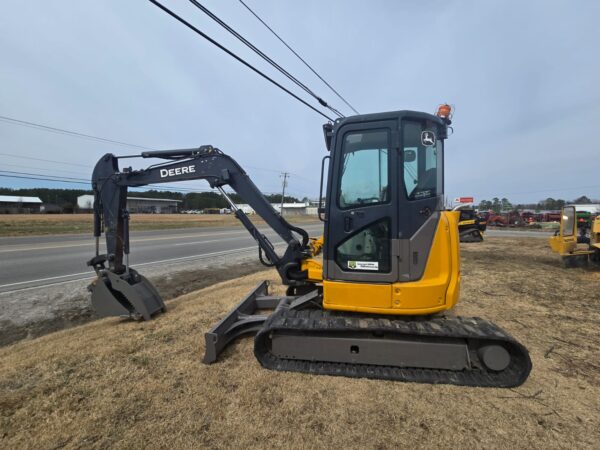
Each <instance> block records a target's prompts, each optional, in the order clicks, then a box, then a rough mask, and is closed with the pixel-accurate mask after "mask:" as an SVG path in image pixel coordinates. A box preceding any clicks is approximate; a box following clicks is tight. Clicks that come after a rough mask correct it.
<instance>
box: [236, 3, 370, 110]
mask: <svg viewBox="0 0 600 450" xmlns="http://www.w3.org/2000/svg"><path fill="white" fill-rule="evenodd" d="M239 2H240V3H241V4H242V5H244V7H245V8H246V9H247V10H248V11H250V13H251V14H252V15H253V16H254V17H256V18H257V19H258V20H259V22H260V23H262V24H263V25H264V26H265V27H266V28H267V29H268V30H269V31H270V32H271V33H273V34H274V35H275V37H276V38H277V39H279V40H280V41H281V43H282V44H283V45H285V46H286V47H287V48H288V49H289V50H290V51H291V52H292V53H293V54H294V55H296V57H297V58H298V59H299V60H300V61H302V62H303V63H304V65H305V66H306V67H308V68H309V69H310V71H311V72H312V73H314V74H315V75H316V76H317V77H318V78H319V80H321V81H322V82H323V83H325V84H326V85H327V87H328V88H329V89H331V90H332V91H333V92H334V93H335V95H337V96H338V98H339V99H340V100H342V101H343V102H344V103H345V104H346V105H347V106H348V107H349V108H350V109H351V110H352V111H354V112H355V113H356V114H360V113H359V112H358V111H357V110H356V109H355V108H354V106H352V105H351V104H350V103H348V101H347V100H346V99H345V98H344V97H342V96H341V94H340V93H339V92H338V91H336V90H335V89H334V88H333V86H331V85H330V84H329V83H328V82H327V81H325V79H324V78H323V77H322V76H321V75H319V74H318V73H317V71H316V70H315V69H313V68H312V67H311V65H310V64H308V63H307V62H306V61H305V60H304V59H303V58H302V57H301V56H300V55H299V54H298V53H297V52H296V51H295V50H294V49H293V48H292V47H290V46H289V45H288V43H287V42H285V41H284V40H283V38H281V37H280V36H279V35H278V34H277V33H276V32H275V31H274V30H273V29H272V28H271V27H270V26H269V25H267V23H266V22H265V21H264V20H263V19H261V18H260V17H259V16H258V14H256V13H255V12H254V11H253V10H252V9H251V8H250V7H249V6H248V5H247V4H246V3H244V2H243V1H242V0H239Z"/></svg>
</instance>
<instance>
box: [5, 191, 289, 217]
mask: <svg viewBox="0 0 600 450" xmlns="http://www.w3.org/2000/svg"><path fill="white" fill-rule="evenodd" d="M85 194H89V195H91V194H92V191H91V190H85V189H54V188H22V189H11V188H4V187H0V195H14V196H18V197H39V199H40V200H41V201H42V202H43V203H47V204H53V205H57V206H58V207H60V208H61V209H62V211H63V212H66V213H72V212H75V211H77V197H79V196H80V195H85ZM128 195H129V196H130V197H144V198H169V199H173V200H181V201H182V203H181V204H180V205H181V206H180V209H181V210H201V209H207V208H227V207H229V203H227V200H225V199H224V198H223V196H222V195H221V194H218V193H216V192H189V193H185V194H184V193H181V192H173V191H156V190H149V191H143V192H133V191H129V193H128ZM230 197H231V199H232V200H233V201H234V203H243V201H242V199H241V197H240V196H239V195H238V194H235V193H232V194H230ZM265 197H266V198H267V200H269V202H271V203H281V194H268V195H265ZM298 201H299V200H298V199H297V198H296V197H291V196H289V195H286V196H285V198H284V202H285V203H296V202H298Z"/></svg>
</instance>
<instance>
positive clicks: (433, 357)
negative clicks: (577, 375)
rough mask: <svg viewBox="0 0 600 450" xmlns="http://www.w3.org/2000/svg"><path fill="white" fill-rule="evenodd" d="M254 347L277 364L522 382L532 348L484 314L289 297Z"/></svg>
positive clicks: (361, 373) (352, 373)
mask: <svg viewBox="0 0 600 450" xmlns="http://www.w3.org/2000/svg"><path fill="white" fill-rule="evenodd" d="M254 354H255V356H256V358H257V359H258V360H259V362H260V363H261V365H262V366H263V367H265V368H268V369H272V370H281V371H292V372H306V373H312V374H322V375H338V376H347V377H353V378H375V379H385V380H397V381H412V382H418V383H434V384H438V383H443V384H455V385H462V386H481V387H513V386H518V385H520V384H522V383H523V382H524V381H525V380H526V379H527V377H528V376H529V372H530V371H531V360H530V358H529V353H528V352H527V349H525V347H523V346H522V345H521V344H519V343H518V342H517V341H516V340H515V339H514V338H512V337H511V336H510V335H508V334H507V333H506V332H504V331H503V330H502V329H500V328H499V327H497V326H496V325H494V324H493V323H490V322H488V321H486V320H483V319H479V318H476V317H473V318H461V317H457V318H450V317H448V318H446V317H436V318H424V319H419V320H415V319H409V318H405V319H404V318H389V317H381V316H380V317H376V316H365V315H362V314H351V313H341V312H337V311H323V310H320V309H303V310H294V309H293V308H291V303H290V300H288V299H286V300H283V301H282V302H281V303H280V304H279V306H278V307H277V309H276V310H275V312H274V313H273V314H272V315H271V316H270V317H269V319H267V321H266V322H265V324H264V326H263V328H262V329H261V330H260V331H259V332H258V334H257V335H256V338H255V346H254Z"/></svg>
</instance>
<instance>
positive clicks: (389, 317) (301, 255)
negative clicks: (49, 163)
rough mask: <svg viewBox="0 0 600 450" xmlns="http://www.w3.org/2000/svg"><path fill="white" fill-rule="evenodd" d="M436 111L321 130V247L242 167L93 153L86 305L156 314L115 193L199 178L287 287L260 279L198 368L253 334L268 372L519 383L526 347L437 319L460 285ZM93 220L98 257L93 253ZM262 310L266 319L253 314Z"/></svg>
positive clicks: (185, 154)
mask: <svg viewBox="0 0 600 450" xmlns="http://www.w3.org/2000/svg"><path fill="white" fill-rule="evenodd" d="M449 113H450V108H449V107H448V106H447V105H444V106H443V107H441V108H440V110H439V111H438V115H437V116H436V115H431V114H425V113H421V112H413V111H397V112H389V113H379V114H368V115H357V116H353V117H346V118H341V119H337V120H336V121H335V122H334V123H328V124H325V125H324V126H323V130H324V135H325V141H326V146H327V150H328V151H329V152H330V154H329V155H327V156H325V158H323V164H322V167H321V188H322V186H323V180H324V176H323V174H324V171H325V166H326V162H328V163H329V164H328V169H327V170H328V177H327V184H326V196H325V198H326V202H325V205H326V206H325V207H324V208H321V209H320V211H319V214H320V217H321V219H322V220H323V221H324V237H323V238H320V239H310V238H309V235H308V233H307V232H306V231H305V230H303V229H301V228H299V227H296V226H293V225H291V224H290V223H288V222H287V221H286V220H285V219H284V218H283V217H282V216H281V215H280V214H279V213H277V212H276V211H275V210H274V209H273V207H272V206H271V205H270V204H269V202H268V201H267V200H266V199H265V197H264V196H263V195H262V194H261V193H260V191H259V190H258V188H257V187H256V186H255V185H254V183H253V182H252V181H251V179H250V178H249V177H248V175H247V174H246V172H244V170H243V169H242V168H241V167H240V166H239V165H238V164H237V163H236V162H235V161H234V160H233V159H232V158H231V157H230V156H228V155H226V154H224V153H223V152H221V151H220V150H218V149H216V148H214V147H212V146H202V147H200V148H197V149H189V150H167V151H153V152H144V153H142V154H141V155H140V156H141V157H144V158H162V159H165V160H167V162H165V163H163V164H159V165H153V166H150V167H149V168H147V169H143V170H131V169H125V170H119V167H118V159H119V158H118V157H116V156H114V155H111V154H108V155H105V156H104V157H103V158H102V159H101V160H100V161H99V162H98V164H97V165H96V167H95V169H94V173H93V181H92V186H93V190H94V195H95V202H94V217H95V221H94V234H95V236H96V242H97V245H96V256H95V257H94V258H93V259H92V260H91V261H90V262H89V264H90V265H91V266H93V267H94V269H95V270H96V273H97V274H98V280H97V281H96V282H95V284H93V285H92V286H91V291H92V301H93V303H94V305H95V306H96V307H97V309H98V310H99V312H100V313H101V314H102V315H128V316H132V317H135V318H144V319H148V318H149V317H150V316H151V315H152V314H154V313H158V312H161V311H164V304H163V302H162V300H161V299H160V296H159V294H158V293H157V292H156V291H155V290H154V289H153V288H152V286H151V285H150V283H149V282H148V280H146V279H145V278H143V277H141V276H140V275H139V274H137V272H135V271H134V270H133V269H131V268H130V267H129V265H128V263H127V255H128V253H129V227H128V225H127V224H128V218H129V216H128V214H127V211H126V209H125V198H126V193H127V188H128V187H129V186H144V185H147V184H156V183H161V182H169V183H172V182H174V181H183V180H195V179H205V180H207V181H208V182H209V184H210V185H211V187H213V188H217V189H218V190H219V191H220V192H221V194H222V195H223V196H224V197H225V199H227V201H228V202H229V204H230V205H231V209H232V210H233V211H234V214H235V216H236V217H237V218H238V219H239V220H240V221H241V222H242V224H243V225H244V227H245V228H246V229H247V230H248V231H249V232H250V234H251V235H252V236H253V237H254V239H255V240H256V241H257V243H258V249H259V258H260V260H261V262H263V264H265V265H268V266H273V267H274V268H275V269H276V270H277V272H278V273H279V275H280V277H281V279H282V281H283V283H284V284H285V285H287V286H288V289H287V295H285V296H271V295H269V293H268V284H267V283H266V282H263V283H260V284H259V285H258V286H257V287H256V288H255V289H254V290H253V291H252V292H251V293H250V294H249V295H248V296H247V297H246V298H245V299H244V300H243V301H242V302H241V303H239V304H238V305H237V306H236V307H235V308H234V309H233V310H232V311H231V312H230V313H229V314H228V315H227V316H225V317H224V318H223V319H222V320H221V321H220V322H219V323H218V324H216V325H215V326H214V327H213V328H212V329H211V330H210V331H209V332H207V333H206V335H205V339H206V350H205V355H204V362H205V363H212V362H215V361H216V360H217V358H218V357H219V354H220V353H221V352H222V351H223V349H224V348H225V347H226V346H227V345H228V344H229V343H230V342H231V341H233V340H234V339H236V338H237V337H239V336H241V335H243V334H248V333H253V334H256V336H255V347H254V354H255V356H256V358H257V359H258V360H259V361H260V363H261V364H262V365H263V366H264V367H266V368H269V369H273V370H285V371H298V372H307V373H313V374H328V375H343V376H348V377H367V378H380V379H389V380H402V381H416V382H427V383H449V384H458V385H469V386H494V387H509V386H516V385H519V384H521V383H523V382H524V381H525V379H526V378H527V377H528V375H529V372H530V370H531V361H530V358H529V354H528V352H527V350H526V349H525V347H523V346H522V345H521V344H520V343H518V342H517V341H516V340H515V339H514V338H512V337H511V336H510V335H509V334H507V333H506V332H504V331H503V330H502V329H500V328H499V327H497V326H496V325H494V324H493V323H490V322H488V321H486V320H484V319H480V318H461V317H450V316H444V315H442V314H440V313H443V312H444V311H447V310H450V309H451V308H453V307H454V305H455V304H456V302H457V301H458V295H459V285H460V269H459V259H460V258H459V239H458V226H457V223H458V218H459V213H458V212H452V211H445V210H444V209H443V198H444V189H443V179H444V178H443V161H444V159H443V151H444V141H445V139H446V138H447V129H448V126H449V124H450V119H449ZM225 186H229V188H231V189H233V190H234V191H235V192H237V193H238V194H239V196H240V197H241V198H242V200H243V201H244V202H246V203H248V204H249V205H250V206H251V207H252V208H253V209H254V211H255V212H256V214H258V215H259V216H260V217H262V218H263V219H264V221H265V222H266V223H267V225H269V226H270V227H271V228H272V229H273V230H275V231H276V232H277V234H278V235H279V236H280V237H281V238H282V239H283V241H284V242H285V244H286V245H287V246H286V248H285V250H284V251H283V252H277V251H276V250H275V246H274V245H273V244H272V243H271V242H269V240H268V239H267V237H266V236H265V235H264V234H262V233H261V232H260V231H259V230H258V229H257V228H256V227H255V226H254V225H253V224H252V222H251V221H250V219H249V218H248V217H247V216H246V214H244V213H243V211H241V210H240V209H238V208H237V207H236V205H235V204H234V202H233V201H232V200H231V198H230V197H229V195H228V194H227V192H226V191H225V190H224V187H225ZM320 204H322V203H320ZM102 224H104V231H105V235H106V242H107V254H105V255H100V254H98V239H99V237H100V234H101V231H102V229H101V228H102ZM321 254H322V257H321ZM124 256H125V260H124ZM106 263H108V266H105V264H106ZM100 305H101V306H100ZM265 309H271V310H274V311H273V312H272V313H270V314H268V313H260V310H265Z"/></svg>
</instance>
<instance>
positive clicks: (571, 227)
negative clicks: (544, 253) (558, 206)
mask: <svg viewBox="0 0 600 450" xmlns="http://www.w3.org/2000/svg"><path fill="white" fill-rule="evenodd" d="M549 242H550V248H551V249H552V251H553V252H555V253H558V254H559V255H560V256H561V258H562V261H563V263H564V265H565V267H568V268H569V267H581V266H584V265H587V264H588V263H589V262H591V263H594V264H598V265H600V216H598V217H596V218H595V219H594V220H593V221H592V222H591V226H590V235H589V237H588V236H586V235H585V234H583V235H580V234H578V233H577V211H576V210H575V207H574V206H565V207H564V208H563V209H562V211H561V216H560V228H559V229H558V230H557V231H556V233H555V234H554V236H552V237H551V238H550V239H549ZM579 244H583V245H579Z"/></svg>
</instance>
